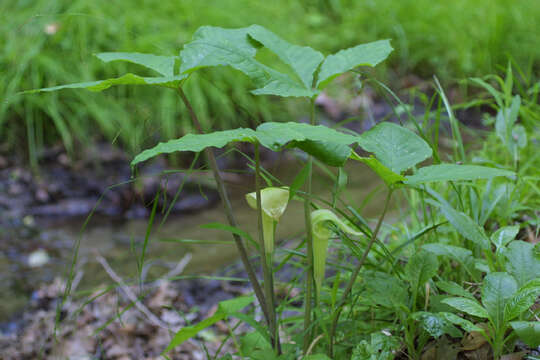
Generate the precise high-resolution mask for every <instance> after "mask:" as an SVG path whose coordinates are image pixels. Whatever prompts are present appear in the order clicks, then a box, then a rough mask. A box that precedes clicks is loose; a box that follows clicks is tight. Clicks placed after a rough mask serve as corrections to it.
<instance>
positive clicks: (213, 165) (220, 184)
mask: <svg viewBox="0 0 540 360" xmlns="http://www.w3.org/2000/svg"><path fill="white" fill-rule="evenodd" d="M178 94H179V95H180V98H182V101H183V102H184V105H186V108H187V109H188V112H189V114H190V116H191V120H192V121H193V125H194V126H195V128H196V129H197V131H198V132H199V133H201V134H202V133H203V129H202V126H201V123H200V122H199V119H198V118H197V114H195V111H194V110H193V107H192V106H191V103H190V102H189V100H188V98H187V97H186V94H185V93H184V90H183V89H182V88H181V87H179V88H178ZM205 152H206V157H207V160H208V165H209V166H210V169H211V170H212V173H213V175H214V179H215V180H216V184H217V188H218V193H219V197H220V198H221V201H222V202H223V206H224V207H225V214H226V215H227V220H228V221H229V224H230V225H231V226H233V227H237V224H236V219H235V218H234V214H233V210H232V205H231V201H230V200H229V196H228V194H227V189H226V188H225V182H224V181H223V178H222V177H221V174H220V172H219V167H218V165H217V162H216V157H215V155H214V152H213V151H212V150H211V149H210V148H207V149H206V150H205ZM232 235H233V238H234V241H235V243H236V247H237V248H238V252H239V253H240V259H241V260H242V264H243V265H244V268H245V269H246V272H247V274H248V278H249V281H250V283H251V286H252V287H253V291H254V292H255V296H257V300H258V301H259V304H261V308H262V310H263V313H264V316H265V318H266V321H267V322H269V320H270V316H269V313H268V310H267V309H268V308H267V306H266V299H265V298H264V294H263V291H262V288H261V285H260V284H259V281H258V280H257V276H256V275H255V270H254V269H253V266H252V265H251V263H250V262H249V257H248V254H247V250H246V247H245V245H244V242H243V241H242V238H241V237H240V236H239V235H238V234H232Z"/></svg>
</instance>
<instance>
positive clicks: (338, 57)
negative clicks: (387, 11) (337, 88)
mask: <svg viewBox="0 0 540 360" xmlns="http://www.w3.org/2000/svg"><path fill="white" fill-rule="evenodd" d="M392 50H393V48H392V46H391V45H390V41H389V40H379V41H375V42H371V43H367V44H362V45H357V46H355V47H352V48H349V49H345V50H341V51H339V52H337V53H336V54H334V55H329V56H327V57H326V59H325V60H324V62H323V63H322V65H321V69H320V71H319V76H318V81H317V88H318V89H322V88H323V87H325V86H326V85H327V84H328V83H329V82H330V81H332V79H334V78H335V77H337V76H339V75H341V74H343V73H345V72H347V71H349V70H352V69H354V68H356V67H358V66H376V65H377V64H379V63H380V62H381V61H383V60H385V59H386V58H387V57H388V55H389V54H390V53H391V52H392Z"/></svg>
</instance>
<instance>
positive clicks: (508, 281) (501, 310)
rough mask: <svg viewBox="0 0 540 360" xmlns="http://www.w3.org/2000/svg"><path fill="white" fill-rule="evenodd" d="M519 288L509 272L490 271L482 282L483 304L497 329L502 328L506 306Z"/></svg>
mask: <svg viewBox="0 0 540 360" xmlns="http://www.w3.org/2000/svg"><path fill="white" fill-rule="evenodd" d="M516 290H517V283H516V280H514V278H513V277H512V276H510V275H508V274H507V273H502V272H499V273H490V274H487V275H486V277H485V278H484V281H483V284H482V304H483V305H484V307H485V308H486V310H487V312H488V314H489V318H490V319H491V321H492V322H493V324H494V326H495V328H496V329H501V328H502V327H503V326H504V324H505V322H506V319H505V317H504V316H505V307H506V304H507V303H508V302H509V301H510V299H512V297H513V296H514V294H515V293H516Z"/></svg>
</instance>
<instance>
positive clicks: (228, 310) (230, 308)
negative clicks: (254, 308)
mask: <svg viewBox="0 0 540 360" xmlns="http://www.w3.org/2000/svg"><path fill="white" fill-rule="evenodd" d="M252 302H253V296H239V297H237V298H234V299H230V300H225V301H222V302H220V303H219V304H218V312H222V313H224V314H226V315H233V314H234V313H237V312H239V311H240V310H242V309H243V308H245V307H246V306H248V305H249V304H251V303H252Z"/></svg>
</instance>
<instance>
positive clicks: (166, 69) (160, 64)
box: [96, 52, 178, 77]
mask: <svg viewBox="0 0 540 360" xmlns="http://www.w3.org/2000/svg"><path fill="white" fill-rule="evenodd" d="M96 57H97V58H99V59H100V60H101V61H104V62H110V61H127V62H131V63H134V64H138V65H142V66H144V67H147V68H149V69H152V70H154V71H157V72H158V73H160V74H161V75H163V76H165V77H169V76H173V75H174V62H175V60H176V59H177V58H178V57H176V56H160V55H153V54H141V53H136V52H134V53H129V52H104V53H99V54H96Z"/></svg>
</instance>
